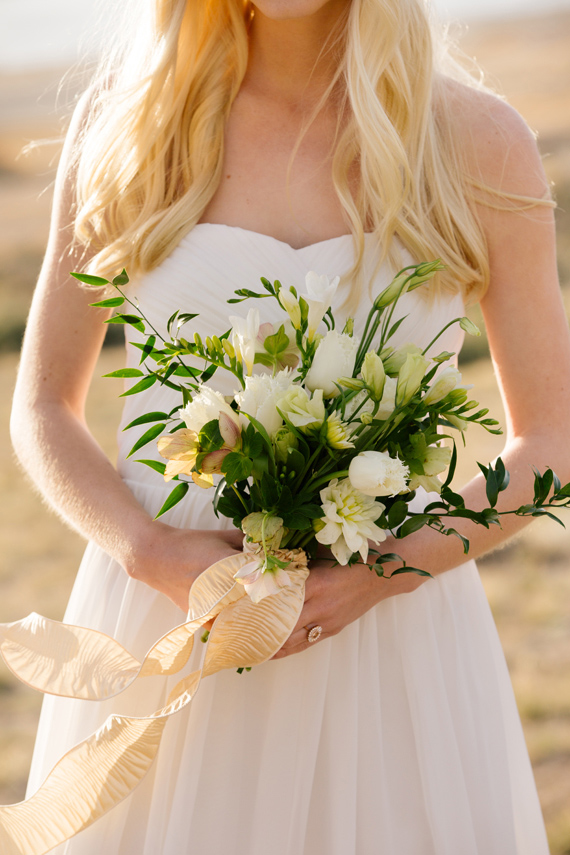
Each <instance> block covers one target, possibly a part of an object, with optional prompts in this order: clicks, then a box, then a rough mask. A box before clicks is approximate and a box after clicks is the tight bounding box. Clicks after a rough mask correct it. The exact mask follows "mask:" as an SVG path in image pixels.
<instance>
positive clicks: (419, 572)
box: [387, 564, 432, 579]
mask: <svg viewBox="0 0 570 855" xmlns="http://www.w3.org/2000/svg"><path fill="white" fill-rule="evenodd" d="M402 573H415V574H416V575H417V576H429V578H430V579H431V578H432V575H431V573H428V572H427V570H420V569H419V567H409V566H408V565H407V564H406V566H405V567H399V568H398V569H397V570H393V571H392V572H391V573H390V575H389V576H388V577H387V578H388V579H391V578H392V576H401V574H402Z"/></svg>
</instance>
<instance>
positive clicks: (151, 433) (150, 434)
mask: <svg viewBox="0 0 570 855" xmlns="http://www.w3.org/2000/svg"><path fill="white" fill-rule="evenodd" d="M165 427H166V425H165V424H158V425H153V427H151V428H149V429H148V430H147V431H145V433H143V435H142V436H141V437H140V438H139V439H138V440H137V441H136V442H135V444H134V445H133V447H132V448H131V450H130V451H129V453H128V454H127V457H130V456H131V455H132V454H134V453H135V451H138V450H139V448H142V447H143V445H147V444H148V443H149V442H152V440H153V439H156V437H157V436H160V434H161V433H162V432H163V430H164V429H165Z"/></svg>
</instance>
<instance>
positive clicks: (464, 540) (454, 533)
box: [443, 528, 469, 555]
mask: <svg viewBox="0 0 570 855" xmlns="http://www.w3.org/2000/svg"><path fill="white" fill-rule="evenodd" d="M443 533H444V534H446V535H447V536H448V537H449V536H450V535H452V536H454V537H458V538H459V540H460V541H461V543H462V544H463V553H464V555H467V553H468V552H469V541H468V540H467V538H466V537H463V535H462V534H459V532H458V531H457V530H456V529H454V528H446V529H444V531H443Z"/></svg>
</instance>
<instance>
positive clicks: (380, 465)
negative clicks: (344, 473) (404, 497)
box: [348, 451, 410, 496]
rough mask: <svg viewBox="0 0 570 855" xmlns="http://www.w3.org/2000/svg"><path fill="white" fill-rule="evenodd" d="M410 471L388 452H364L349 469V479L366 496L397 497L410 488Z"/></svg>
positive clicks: (353, 461) (351, 462)
mask: <svg viewBox="0 0 570 855" xmlns="http://www.w3.org/2000/svg"><path fill="white" fill-rule="evenodd" d="M409 474H410V470H409V469H408V467H407V466H405V465H404V463H402V461H401V460H399V459H398V458H397V457H390V455H389V454H388V452H386V451H362V452H361V453H360V454H357V455H356V457H353V458H352V460H351V461H350V466H349V467H348V479H349V481H350V483H351V484H352V486H353V487H354V489H355V490H360V492H361V493H364V494H365V495H366V496H396V495H397V494H398V493H403V492H405V491H406V490H407V489H409V488H408V476H409Z"/></svg>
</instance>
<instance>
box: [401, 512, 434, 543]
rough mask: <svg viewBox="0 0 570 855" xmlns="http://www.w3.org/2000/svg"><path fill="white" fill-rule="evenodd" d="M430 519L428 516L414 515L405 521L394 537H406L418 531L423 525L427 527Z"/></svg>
mask: <svg viewBox="0 0 570 855" xmlns="http://www.w3.org/2000/svg"><path fill="white" fill-rule="evenodd" d="M430 520H431V517H430V516H429V514H415V515H414V516H413V517H410V519H408V520H406V522H405V523H403V525H401V526H400V528H399V529H398V531H397V533H396V536H397V537H398V538H403V537H408V535H410V534H413V533H414V532H415V531H419V530H420V529H421V528H423V527H424V525H427V523H428V522H430Z"/></svg>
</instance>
